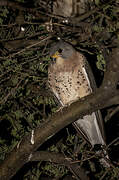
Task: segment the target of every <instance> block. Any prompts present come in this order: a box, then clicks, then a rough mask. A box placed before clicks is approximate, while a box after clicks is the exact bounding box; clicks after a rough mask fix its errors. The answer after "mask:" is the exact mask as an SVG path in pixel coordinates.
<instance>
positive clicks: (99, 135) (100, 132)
mask: <svg viewBox="0 0 119 180" xmlns="http://www.w3.org/2000/svg"><path fill="white" fill-rule="evenodd" d="M84 73H85V77H86V78H87V82H88V85H89V86H90V87H91V91H92V92H94V91H95V89H96V82H95V79H94V76H93V73H92V70H91V68H90V66H89V63H88V62H87V60H85V67H84ZM73 125H74V127H75V128H76V130H77V131H78V133H80V134H81V135H82V136H83V137H84V139H85V140H86V141H87V142H88V143H90V144H91V145H92V146H94V145H95V144H102V145H105V132H104V125H103V119H102V116H101V113H100V111H96V112H93V113H92V114H91V115H86V116H84V118H83V119H79V120H77V121H75V122H74V123H73Z"/></svg>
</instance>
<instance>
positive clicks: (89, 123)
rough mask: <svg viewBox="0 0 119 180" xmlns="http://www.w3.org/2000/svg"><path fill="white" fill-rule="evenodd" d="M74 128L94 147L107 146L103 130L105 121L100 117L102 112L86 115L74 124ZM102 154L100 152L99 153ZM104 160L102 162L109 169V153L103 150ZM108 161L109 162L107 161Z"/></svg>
mask: <svg viewBox="0 0 119 180" xmlns="http://www.w3.org/2000/svg"><path fill="white" fill-rule="evenodd" d="M74 127H75V128H76V130H77V131H78V133H80V134H81V135H82V136H83V137H84V139H85V140H86V141H87V142H88V143H90V144H91V145H92V147H94V146H95V145H101V146H102V147H104V146H106V142H105V133H104V129H103V127H104V126H103V121H102V117H101V115H100V111H98V112H93V113H92V114H90V115H86V116H84V117H83V119H79V120H77V121H76V122H74ZM98 153H100V151H98ZM101 153H103V156H104V157H103V158H101V160H100V162H101V164H103V166H105V167H109V163H108V161H107V160H109V157H108V154H107V151H106V150H104V149H103V148H102V151H101ZM106 159H107V160H106Z"/></svg>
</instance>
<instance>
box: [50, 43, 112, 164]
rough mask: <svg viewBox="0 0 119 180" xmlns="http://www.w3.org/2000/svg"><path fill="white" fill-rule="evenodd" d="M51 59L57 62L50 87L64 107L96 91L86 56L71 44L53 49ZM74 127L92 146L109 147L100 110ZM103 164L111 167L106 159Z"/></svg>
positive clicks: (76, 123) (52, 68)
mask: <svg viewBox="0 0 119 180" xmlns="http://www.w3.org/2000/svg"><path fill="white" fill-rule="evenodd" d="M51 56H52V57H53V60H51V64H50V66H49V68H48V82H49V87H50V89H51V90H52V92H53V93H54V95H55V96H56V97H57V99H58V101H59V102H60V103H61V105H62V106H65V105H68V104H71V103H72V102H74V101H76V100H77V99H79V98H82V97H84V96H87V95H88V94H90V93H91V92H92V91H94V89H95V88H96V84H95V81H94V77H93V74H92V72H91V70H90V67H89V64H88V62H87V60H86V58H85V56H84V55H83V54H81V53H80V52H78V51H76V50H75V49H74V48H73V47H72V46H71V45H70V44H68V43H66V42H63V41H60V42H58V43H57V44H55V45H54V46H53V47H52V48H51ZM73 124H74V126H75V128H76V130H77V131H78V132H79V133H80V134H82V136H83V137H84V138H85V139H86V140H87V141H88V142H89V143H90V144H91V145H92V147H94V145H97V144H99V145H102V146H105V145H106V142H105V133H104V126H103V121H102V117H101V113H100V111H97V112H93V113H92V114H90V115H86V116H84V117H83V118H82V119H79V120H77V121H75V122H74V123H73ZM104 152H105V153H106V151H104ZM106 157H108V155H107V154H106ZM102 161H104V162H103V164H104V166H107V167H108V166H109V164H108V163H107V162H106V161H105V159H103V160H102Z"/></svg>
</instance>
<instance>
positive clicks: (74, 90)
mask: <svg viewBox="0 0 119 180" xmlns="http://www.w3.org/2000/svg"><path fill="white" fill-rule="evenodd" d="M49 74H50V76H49V84H50V88H51V89H52V91H53V93H54V94H55V95H56V97H57V98H58V100H59V101H60V102H61V104H63V105H66V104H70V103H71V102H74V101H76V100H77V99H79V98H82V97H84V96H86V95H88V94H90V92H91V89H90V85H89V83H88V81H87V77H86V75H85V73H84V72H83V70H82V69H80V68H78V67H77V68H75V69H71V70H70V71H58V70H54V72H51V73H49Z"/></svg>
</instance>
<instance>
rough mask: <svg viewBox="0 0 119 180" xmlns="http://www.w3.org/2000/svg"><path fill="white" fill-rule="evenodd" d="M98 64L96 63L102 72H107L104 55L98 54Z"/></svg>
mask: <svg viewBox="0 0 119 180" xmlns="http://www.w3.org/2000/svg"><path fill="white" fill-rule="evenodd" d="M97 60H98V61H97V62H96V65H97V68H98V69H100V70H102V71H105V67H106V62H105V59H104V57H103V55H102V54H98V55H97Z"/></svg>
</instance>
